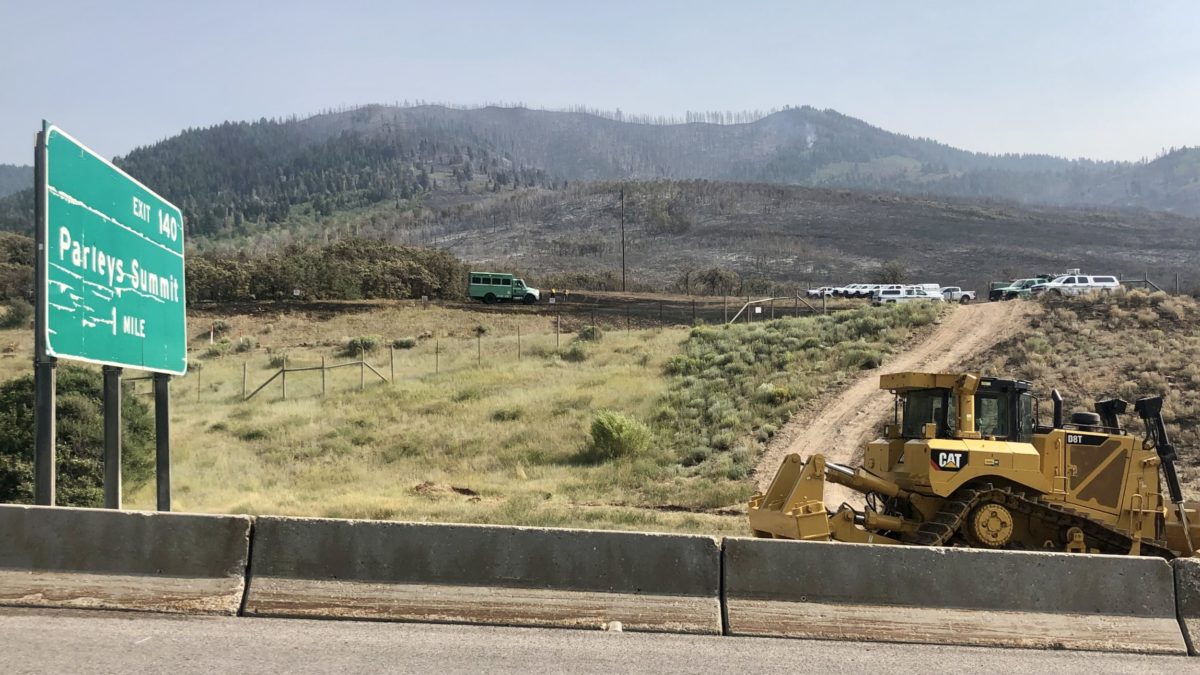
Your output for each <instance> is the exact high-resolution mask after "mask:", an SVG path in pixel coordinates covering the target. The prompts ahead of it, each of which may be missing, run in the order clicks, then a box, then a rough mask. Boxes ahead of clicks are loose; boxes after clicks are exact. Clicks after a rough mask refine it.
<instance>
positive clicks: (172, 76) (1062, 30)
mask: <svg viewBox="0 0 1200 675" xmlns="http://www.w3.org/2000/svg"><path fill="white" fill-rule="evenodd" d="M50 7H52V8H53V11H50V10H49V9H48V8H50ZM404 99H410V100H414V99H424V100H428V101H446V102H454V103H486V102H496V101H504V102H521V103H524V104H526V105H530V106H538V107H551V108H556V107H563V106H569V105H575V104H583V105H587V106H589V107H596V108H605V109H614V108H620V109H622V110H624V111H626V112H639V113H649V114H664V115H665V114H673V115H682V114H683V113H684V112H685V111H687V110H745V109H751V110H753V109H764V110H765V109H770V108H775V107H782V106H784V105H805V104H807V105H812V106H815V107H818V108H834V109H837V110H839V111H841V112H844V113H846V114H849V115H852V116H855V117H859V118H862V119H864V120H866V121H868V122H870V123H872V124H874V125H877V126H880V127H883V128H885V129H889V130H893V131H898V132H902V133H906V134H911V135H917V136H928V137H932V138H935V139H937V140H940V141H943V142H946V143H949V144H952V145H956V146H959V147H963V148H967V149H972V150H982V151H988V152H1045V153H1052V154H1059V155H1066V156H1071V157H1077V156H1086V157H1094V158H1105V159H1140V158H1141V157H1143V156H1150V157H1153V156H1154V155H1155V154H1157V153H1158V152H1159V150H1160V149H1161V148H1164V147H1169V146H1180V145H1200V114H1198V113H1200V2H1103V1H1098V0H1093V1H1090V2H1082V1H1080V2H1075V1H1072V2H1066V1H1052V2H1051V1H1046V0H1040V1H1037V2H1014V1H1005V2H995V1H994V0H990V1H979V2H964V1H961V0H959V1H954V2H950V1H944V2H907V3H902V2H898V1H894V2H849V1H834V0H825V1H824V2H801V1H799V0H794V1H782V2H753V1H747V0H743V1H741V2H729V1H728V0H723V1H719V2H700V1H698V0H690V1H680V2H655V1H654V0H639V1H637V2H623V1H618V0H606V1H605V2H587V3H583V2H573V1H571V0H565V1H564V0H551V1H547V2H533V1H522V0H497V1H494V2H472V1H467V0H446V1H438V0H424V1H422V2H401V1H393V2H355V1H353V0H342V1H340V2H332V1H331V2H308V1H305V0H292V1H289V2H266V1H263V2H254V1H251V2H224V1H219V0H204V1H200V2H197V1H190V2H184V1H182V0H154V1H152V2H121V1H120V0H112V1H110V2H72V1H71V0H56V1H55V2H53V3H50V4H49V5H45V4H39V3H35V2H19V1H18V0H0V162H7V163H20V164H27V163H31V162H32V152H33V151H32V138H33V133H34V132H35V131H36V130H37V129H38V126H39V124H40V121H41V119H42V118H46V119H49V120H50V121H52V122H54V123H56V124H58V125H59V126H62V127H63V128H65V129H66V130H67V131H69V132H71V133H72V134H73V135H75V136H76V137H77V138H79V139H80V140H82V141H84V142H85V143H88V144H89V145H91V146H92V147H93V148H94V149H96V150H97V151H98V152H100V153H101V154H104V155H108V156H112V155H118V154H124V153H126V152H128V151H129V150H130V149H132V148H134V147H136V146H138V145H143V144H147V143H151V142H153V141H155V140H158V139H161V138H164V137H167V136H171V135H173V134H175V133H176V132H178V131H179V130H181V129H183V128H185V127H188V126H206V125H210V124H215V123H219V122H221V121H223V120H226V119H235V120H242V119H257V118H259V117H264V116H265V117H272V116H286V115H289V114H292V113H299V114H307V113H312V112H316V111H318V110H320V109H322V108H327V107H333V106H337V105H342V104H359V103H371V102H391V101H395V100H404Z"/></svg>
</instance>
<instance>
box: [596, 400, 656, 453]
mask: <svg viewBox="0 0 1200 675" xmlns="http://www.w3.org/2000/svg"><path fill="white" fill-rule="evenodd" d="M650 440H651V437H650V429H648V428H647V427H646V425H645V424H642V423H641V422H639V421H638V420H636V419H634V418H632V417H629V416H628V415H625V414H624V413H620V412H616V411H615V410H601V411H600V412H598V413H596V417H595V419H593V420H592V436H591V442H590V444H589V446H588V450H587V455H588V456H589V457H590V458H591V459H592V460H593V461H607V460H611V459H618V458H621V457H633V456H636V455H639V454H642V453H644V452H645V451H646V450H647V449H648V448H649V447H650Z"/></svg>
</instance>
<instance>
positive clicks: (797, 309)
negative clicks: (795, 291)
mask: <svg viewBox="0 0 1200 675" xmlns="http://www.w3.org/2000/svg"><path fill="white" fill-rule="evenodd" d="M796 316H800V296H798V295H797V296H796Z"/></svg>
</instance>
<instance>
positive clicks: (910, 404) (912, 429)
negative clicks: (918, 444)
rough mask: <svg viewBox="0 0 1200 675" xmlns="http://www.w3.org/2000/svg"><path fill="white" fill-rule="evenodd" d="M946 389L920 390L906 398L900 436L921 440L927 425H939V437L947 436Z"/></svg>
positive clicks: (911, 392)
mask: <svg viewBox="0 0 1200 675" xmlns="http://www.w3.org/2000/svg"><path fill="white" fill-rule="evenodd" d="M947 398H948V396H947V392H946V390H945V389H918V390H916V391H910V392H908V394H907V395H905V397H904V421H903V424H902V425H901V430H900V435H901V436H903V437H904V438H921V436H922V435H923V434H924V431H925V425H926V424H930V423H934V424H937V425H938V436H945V435H946V430H947V427H946V401H947Z"/></svg>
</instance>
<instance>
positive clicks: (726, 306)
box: [721, 295, 729, 323]
mask: <svg viewBox="0 0 1200 675" xmlns="http://www.w3.org/2000/svg"><path fill="white" fill-rule="evenodd" d="M721 307H722V309H724V310H725V323H729V296H728V295H722V296H721Z"/></svg>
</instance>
